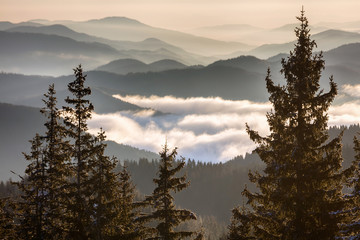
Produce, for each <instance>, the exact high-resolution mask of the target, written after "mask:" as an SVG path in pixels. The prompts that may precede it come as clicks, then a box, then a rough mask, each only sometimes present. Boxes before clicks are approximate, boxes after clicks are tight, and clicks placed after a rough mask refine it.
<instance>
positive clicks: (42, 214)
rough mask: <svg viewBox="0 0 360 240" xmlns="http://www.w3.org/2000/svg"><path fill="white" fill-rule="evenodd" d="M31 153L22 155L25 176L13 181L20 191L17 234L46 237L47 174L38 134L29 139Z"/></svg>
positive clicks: (24, 236) (28, 237) (37, 237)
mask: <svg viewBox="0 0 360 240" xmlns="http://www.w3.org/2000/svg"><path fill="white" fill-rule="evenodd" d="M30 143H31V153H30V154H26V153H24V156H25V158H26V160H27V161H29V162H30V163H29V164H28V166H27V168H26V170H25V177H22V180H21V181H20V182H17V183H15V184H16V185H17V186H18V188H19V190H20V191H21V192H22V195H21V201H20V202H19V204H18V207H19V210H18V213H19V214H20V218H19V223H20V224H19V228H18V229H19V231H18V236H19V238H21V239H47V238H49V235H48V232H47V229H48V226H47V225H48V222H47V216H46V206H47V203H48V198H47V196H48V195H47V176H46V161H44V153H43V145H42V140H41V137H40V135H39V134H36V136H35V137H34V138H33V139H32V140H31V141H30Z"/></svg>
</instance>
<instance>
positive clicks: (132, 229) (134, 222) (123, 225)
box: [116, 163, 148, 240]
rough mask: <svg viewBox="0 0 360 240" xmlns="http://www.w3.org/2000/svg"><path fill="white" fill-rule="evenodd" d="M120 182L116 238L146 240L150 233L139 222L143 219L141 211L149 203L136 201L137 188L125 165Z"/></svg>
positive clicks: (120, 175)
mask: <svg viewBox="0 0 360 240" xmlns="http://www.w3.org/2000/svg"><path fill="white" fill-rule="evenodd" d="M119 180H120V187H119V196H118V197H119V203H118V205H117V212H118V216H117V218H116V224H117V225H118V229H117V234H116V238H117V239H124V240H140V239H144V238H146V236H147V235H148V232H147V228H146V227H145V226H144V224H143V222H141V221H139V219H140V217H141V213H140V210H141V209H142V208H143V207H146V206H147V203H146V202H144V201H135V196H136V190H135V186H134V184H133V183H132V181H131V176H130V173H129V172H128V170H127V166H126V165H125V163H124V165H123V166H122V170H121V171H120V174H119Z"/></svg>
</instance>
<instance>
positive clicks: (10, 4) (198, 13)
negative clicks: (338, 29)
mask: <svg viewBox="0 0 360 240" xmlns="http://www.w3.org/2000/svg"><path fill="white" fill-rule="evenodd" d="M302 5H304V7H305V10H306V15H307V16H308V18H309V19H310V22H311V23H318V22H323V21H326V22H329V21H331V22H332V21H335V22H347V21H357V20H360V16H359V15H358V11H359V9H360V1H359V0H341V1H340V0H301V1H300V0H273V1H269V0H154V1H153V0H76V1H74V0H61V1H58V0H57V1H54V0H0V21H12V22H20V21H27V20H29V19H39V18H41V19H50V20H60V19H62V20H64V19H71V20H88V19H94V18H103V17H106V16H125V17H129V18H134V19H137V20H139V21H141V22H143V23H146V24H149V25H152V26H156V27H163V28H170V29H180V30H181V29H190V28H195V27H200V26H209V25H219V24H230V23H233V24H239V23H246V24H252V25H255V26H259V27H276V26H280V25H284V24H287V23H291V22H295V21H296V20H295V16H297V15H299V11H300V10H301V6H302Z"/></svg>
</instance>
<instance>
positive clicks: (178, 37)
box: [41, 17, 252, 56]
mask: <svg viewBox="0 0 360 240" xmlns="http://www.w3.org/2000/svg"><path fill="white" fill-rule="evenodd" d="M41 23H42V24H47V25H50V24H54V23H58V24H63V25H65V26H67V27H69V28H71V29H73V30H75V31H79V32H83V33H87V34H90V35H94V36H98V37H105V38H108V39H111V40H122V41H124V40H125V41H142V40H144V39H146V38H157V39H161V40H163V41H166V42H168V43H170V44H173V45H176V46H179V47H181V48H183V49H185V50H187V51H190V52H193V53H197V54H200V55H205V56H209V55H219V54H228V53H231V52H235V51H239V50H244V51H245V50H250V49H251V48H252V47H251V46H249V45H246V44H242V43H238V42H224V41H218V40H213V39H209V38H204V37H197V36H194V35H191V34H186V33H182V32H178V31H173V30H167V29H162V28H155V27H151V26H148V25H146V24H143V23H140V22H138V21H136V20H133V19H129V18H124V17H110V18H104V19H98V20H90V21H85V22H69V21H56V22H44V21H42V22H41Z"/></svg>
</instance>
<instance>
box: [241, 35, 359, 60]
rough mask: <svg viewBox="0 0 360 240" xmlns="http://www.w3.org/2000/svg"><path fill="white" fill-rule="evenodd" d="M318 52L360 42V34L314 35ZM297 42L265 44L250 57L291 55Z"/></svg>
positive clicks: (252, 51)
mask: <svg viewBox="0 0 360 240" xmlns="http://www.w3.org/2000/svg"><path fill="white" fill-rule="evenodd" d="M312 40H315V42H316V44H317V49H316V50H318V51H320V50H321V51H328V50H331V49H333V48H337V47H339V46H341V45H344V44H349V43H357V42H360V34H359V33H353V32H346V31H341V30H326V31H324V32H320V33H317V34H314V35H313V36H312ZM294 44H295V41H293V42H288V43H283V44H265V45H262V46H260V47H257V48H255V49H253V50H251V51H249V52H248V54H249V55H253V56H256V57H258V58H263V59H265V58H269V57H271V56H274V55H277V54H279V53H289V52H290V51H291V50H292V49H293V48H294Z"/></svg>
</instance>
